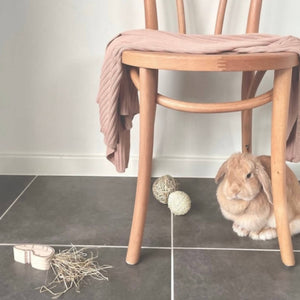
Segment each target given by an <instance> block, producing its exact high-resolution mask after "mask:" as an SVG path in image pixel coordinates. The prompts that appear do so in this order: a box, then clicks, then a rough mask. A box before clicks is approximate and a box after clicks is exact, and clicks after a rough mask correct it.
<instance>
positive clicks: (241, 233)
mask: <svg viewBox="0 0 300 300" xmlns="http://www.w3.org/2000/svg"><path fill="white" fill-rule="evenodd" d="M232 230H233V231H234V232H235V233H236V234H237V235H238V236H241V237H244V236H247V235H248V234H249V231H248V230H246V229H245V228H243V227H241V226H239V225H237V224H236V223H233V225H232Z"/></svg>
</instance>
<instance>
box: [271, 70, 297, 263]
mask: <svg viewBox="0 0 300 300" xmlns="http://www.w3.org/2000/svg"><path fill="white" fill-rule="evenodd" d="M291 75H292V70H291V69H283V70H277V71H275V78H274V89H273V112H272V142H271V174H272V175H271V177H272V193H273V203H274V214H275V219H276V227H277V234H278V242H279V247H280V252H281V259H282V262H283V263H284V264H285V265H286V266H294V265H295V257H294V253H293V245H292V239H291V235H290V228H289V221H288V214H287V198H286V168H285V150H286V130H287V119H288V109H289V96H290V86H291Z"/></svg>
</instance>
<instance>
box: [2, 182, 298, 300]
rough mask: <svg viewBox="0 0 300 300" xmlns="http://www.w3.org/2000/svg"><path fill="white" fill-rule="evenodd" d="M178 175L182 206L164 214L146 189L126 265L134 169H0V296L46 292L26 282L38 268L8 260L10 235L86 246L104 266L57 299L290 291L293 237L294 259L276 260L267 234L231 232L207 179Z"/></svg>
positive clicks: (291, 294)
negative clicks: (185, 200)
mask: <svg viewBox="0 0 300 300" xmlns="http://www.w3.org/2000/svg"><path fill="white" fill-rule="evenodd" d="M179 181H180V183H181V189H182V190H184V191H185V192H187V193H188V194H189V195H190V196H191V199H192V209H191V211H190V212H189V213H188V214H187V215H185V216H174V217H173V216H171V214H170V212H169V210H168V208H167V207H166V206H164V205H162V204H160V203H159V202H157V201H156V200H154V199H153V198H152V197H151V199H150V203H149V211H148V216H147V224H146V228H145V235H144V243H143V249H142V257H141V262H140V263H139V264H138V265H136V266H128V265H127V264H126V263H125V255H126V246H127V242H128V235H129V229H130V222H131V216H132V209H133V204H134V194H135V184H136V179H135V178H127V177H126V178H124V177H122V178H117V177H112V178H107V177H67V176H59V177H56V176H37V177H36V176H0V299H1V300H2V299H28V300H36V299H51V298H50V296H49V295H46V294H40V293H39V291H38V290H36V287H39V286H41V285H42V284H43V283H44V281H45V280H46V278H47V272H44V271H37V270H34V269H32V268H31V267H30V266H29V265H23V264H19V263H16V262H14V259H13V253H12V246H13V245H14V244H18V243H39V244H49V245H52V246H53V247H55V249H56V250H57V251H58V250H60V249H66V248H68V247H69V246H70V245H71V244H74V245H76V246H78V247H83V246H89V247H91V248H94V249H95V250H97V252H98V254H99V261H100V263H101V264H108V265H112V266H113V268H112V269H110V270H108V273H107V276H108V277H109V281H101V282H98V281H90V282H89V285H87V286H83V287H82V288H81V293H80V294H78V293H76V292H75V291H69V292H68V293H67V294H65V295H64V296H62V297H61V299H87V300H89V299H107V300H110V299H111V300H114V299H130V300H135V299H141V300H148V299H158V300H165V299H171V300H189V299H197V300H198V299H216V300H217V299H230V300H235V299H264V300H268V299H272V300H273V299H274V300H281V299H300V285H299V279H300V236H296V237H294V239H293V242H294V248H295V254H296V260H297V265H296V267H293V268H286V267H284V266H283V265H282V264H281V261H280V254H279V251H278V244H277V241H276V240H273V241H269V242H258V241H252V240H250V239H248V238H239V237H237V236H236V235H235V234H234V233H233V232H232V229H231V223H230V222H229V221H226V220H224V219H223V217H222V216H221V213H220V210H219V208H218V204H217V202H216V197H215V190H216V186H215V184H214V182H213V180H211V179H195V178H188V179H187V178H184V179H179Z"/></svg>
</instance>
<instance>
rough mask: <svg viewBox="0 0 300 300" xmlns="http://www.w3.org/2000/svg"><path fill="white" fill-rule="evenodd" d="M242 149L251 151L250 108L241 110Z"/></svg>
mask: <svg viewBox="0 0 300 300" xmlns="http://www.w3.org/2000/svg"><path fill="white" fill-rule="evenodd" d="M242 151H243V152H248V153H251V152H252V109H249V110H245V111H242Z"/></svg>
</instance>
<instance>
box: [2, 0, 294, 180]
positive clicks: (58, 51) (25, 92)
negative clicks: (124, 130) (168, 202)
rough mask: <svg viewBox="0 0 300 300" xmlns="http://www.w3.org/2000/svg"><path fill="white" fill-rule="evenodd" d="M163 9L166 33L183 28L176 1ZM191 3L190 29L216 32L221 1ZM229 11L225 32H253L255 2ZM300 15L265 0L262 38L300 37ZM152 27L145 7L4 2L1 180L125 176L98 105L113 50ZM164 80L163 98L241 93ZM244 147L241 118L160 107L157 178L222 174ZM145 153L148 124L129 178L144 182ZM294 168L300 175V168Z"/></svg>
mask: <svg viewBox="0 0 300 300" xmlns="http://www.w3.org/2000/svg"><path fill="white" fill-rule="evenodd" d="M157 2H158V9H159V17H160V25H161V29H163V30H167V29H169V30H171V31H176V23H175V20H176V18H174V19H173V18H172V13H173V12H174V13H175V1H165V0H157ZM186 2H187V3H188V4H189V7H187V8H186V14H187V17H188V21H187V29H188V31H189V32H190V33H204V34H209V33H212V32H213V27H214V18H215V13H216V10H217V5H218V1H217V0H189V1H186ZM228 8H229V9H230V10H231V14H229V15H228V16H229V17H228V16H227V19H226V21H225V24H224V26H225V27H224V33H243V32H244V28H245V24H246V11H247V8H248V1H246V0H244V1H237V0H230V1H229V7H228ZM299 10H300V2H299V1H294V0H285V1H281V0H264V4H263V10H262V18H261V32H265V33H276V34H281V35H287V34H291V35H296V36H300V24H299ZM166 15H167V16H166ZM163 17H164V20H162V18H163ZM143 26H144V16H143V1H142V0H126V1H124V0H110V1H105V0H85V1H82V0H47V1H46V0H1V1H0V173H1V174H53V175H55V174H71V175H112V176H115V175H120V174H118V173H116V171H115V169H114V166H113V165H111V164H110V163H108V162H107V161H106V160H105V145H104V143H103V137H102V135H101V134H100V133H99V121H98V107H97V105H96V102H95V98H96V94H97V89H98V84H99V75H100V69H101V65H102V62H103V57H104V51H105V46H106V44H107V43H108V41H109V40H110V39H111V38H112V37H114V36H115V35H116V34H118V33H119V32H121V31H125V30H128V29H136V28H142V27H143ZM160 77H161V81H160V86H159V89H160V91H161V92H163V93H166V94H168V95H170V96H172V97H178V98H183V99H189V100H196V99H197V98H201V99H203V98H206V99H223V98H226V99H238V98H239V94H240V92H239V84H240V75H239V74H196V73H193V74H189V73H183V72H182V73H176V74H175V73H171V72H162V73H161V76H160ZM270 80H271V76H269V77H268V78H267V79H266V80H265V83H264V86H263V88H262V90H266V89H267V88H268V86H269V83H270ZM215 84H217V86H216V85H215ZM270 108H271V107H270V105H269V106H267V107H265V108H259V109H257V110H256V112H255V114H254V152H255V153H257V154H268V153H270V150H269V149H270V140H269V138H268V136H269V132H270ZM240 143H241V142H240V114H239V113H230V114H223V115H192V114H185V113H179V112H175V111H170V110H166V109H164V108H161V107H159V108H158V111H157V122H156V136H155V147H154V157H155V159H154V167H153V175H155V176H158V175H162V174H165V173H170V174H172V175H174V176H204V177H212V176H214V174H215V172H216V170H217V168H218V166H219V164H220V163H221V162H222V161H223V160H224V159H225V158H226V157H227V156H229V155H230V154H231V153H233V152H236V151H239V150H240ZM137 156H138V117H136V118H135V120H134V128H133V130H132V148H131V160H130V166H129V169H128V171H127V172H126V173H125V174H123V175H125V176H135V175H136V170H137ZM293 167H294V169H295V170H296V172H297V176H298V177H300V173H299V167H298V166H293Z"/></svg>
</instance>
